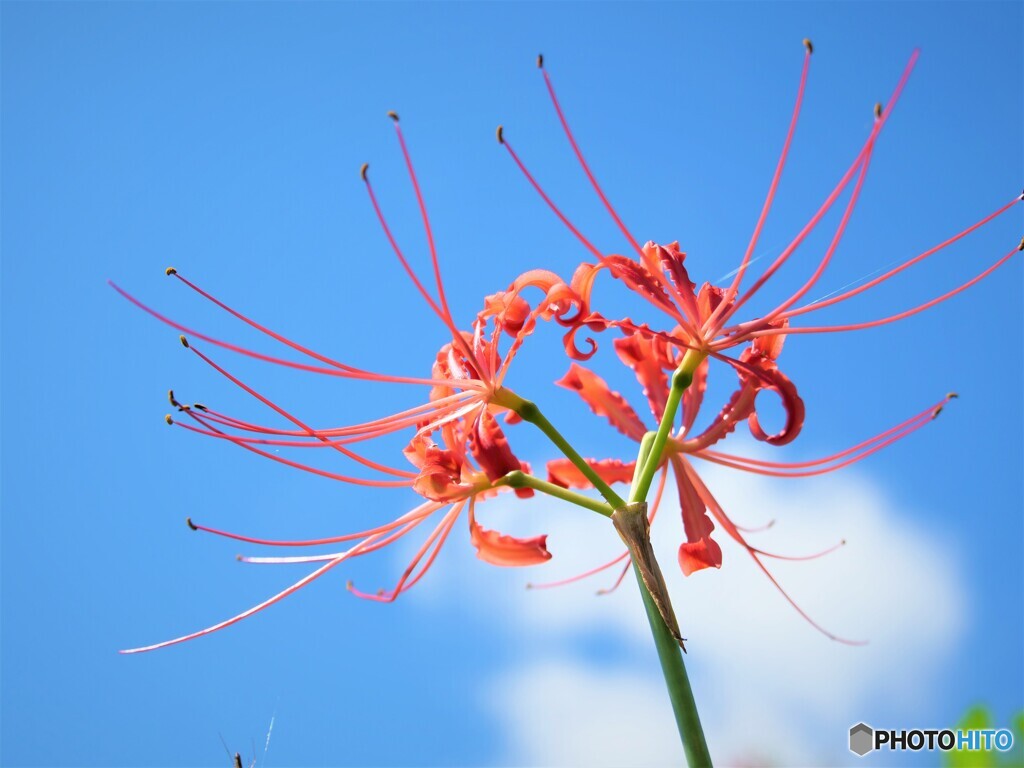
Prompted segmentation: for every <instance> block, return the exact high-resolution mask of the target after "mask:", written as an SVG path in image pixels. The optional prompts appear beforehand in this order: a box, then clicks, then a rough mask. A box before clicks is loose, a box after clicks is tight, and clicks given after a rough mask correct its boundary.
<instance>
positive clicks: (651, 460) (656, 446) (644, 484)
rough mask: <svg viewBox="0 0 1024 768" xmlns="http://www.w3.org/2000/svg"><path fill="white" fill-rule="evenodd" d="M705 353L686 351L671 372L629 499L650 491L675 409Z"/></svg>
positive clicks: (670, 429) (635, 499) (638, 499)
mask: <svg viewBox="0 0 1024 768" xmlns="http://www.w3.org/2000/svg"><path fill="white" fill-rule="evenodd" d="M705 357H706V355H704V354H702V353H700V352H695V351H693V350H691V351H689V352H687V353H686V355H685V356H684V357H683V361H682V362H681V363H680V364H679V367H678V368H676V370H675V372H674V373H673V374H672V386H671V387H670V388H669V391H668V401H667V402H666V403H665V412H664V413H663V414H662V416H661V423H660V424H659V425H658V431H657V433H656V434H655V436H654V443H653V444H652V445H651V449H650V452H649V454H648V456H647V458H646V460H645V461H644V462H643V470H641V471H640V477H639V479H634V481H633V488H632V490H631V491H630V497H629V498H630V501H645V500H646V499H647V494H648V493H650V490H651V483H652V482H653V481H654V475H655V474H657V472H658V467H659V466H660V465H661V458H662V454H663V453H664V452H665V444H666V443H667V442H668V436H669V434H671V432H672V425H673V424H674V423H675V420H676V411H678V410H679V402H680V401H681V400H682V399H683V393H684V392H685V391H686V388H687V387H689V386H690V382H692V381H693V372H694V371H696V370H697V367H698V366H699V365H700V364H701V363H702V362H703V361H704V358H705Z"/></svg>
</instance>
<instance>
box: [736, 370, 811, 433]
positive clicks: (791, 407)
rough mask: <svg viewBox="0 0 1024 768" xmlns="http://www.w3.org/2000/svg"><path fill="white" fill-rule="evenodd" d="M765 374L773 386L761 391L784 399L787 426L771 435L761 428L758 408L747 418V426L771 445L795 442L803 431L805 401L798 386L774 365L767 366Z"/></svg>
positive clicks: (767, 386) (766, 386) (764, 387)
mask: <svg viewBox="0 0 1024 768" xmlns="http://www.w3.org/2000/svg"><path fill="white" fill-rule="evenodd" d="M764 373H765V374H766V378H768V379H770V380H771V384H764V385H763V386H762V387H760V389H770V390H772V391H774V392H778V394H779V397H781V398H782V406H783V407H784V408H785V409H786V425H785V426H784V427H783V428H782V429H781V430H780V431H779V432H777V433H776V434H774V435H769V434H768V433H766V432H765V431H764V430H763V429H762V428H761V423H760V422H759V421H758V419H757V410H756V408H755V409H754V411H753V412H752V413H751V414H750V415H749V416H748V417H747V424H748V425H749V426H750V432H751V434H752V435H753V436H754V437H756V438H757V439H758V440H763V441H764V442H766V443H770V444H771V445H786V444H787V443H791V442H793V440H795V439H796V436H797V435H799V434H800V430H801V429H803V426H804V414H805V410H806V409H805V407H804V401H803V399H802V398H801V397H800V395H799V394H797V391H796V385H795V384H793V382H792V381H790V380H789V379H788V378H786V375H785V374H784V373H782V371H780V370H779V369H778V368H776V367H775V366H774V365H772V366H770V367H768V366H766V367H765V371H764Z"/></svg>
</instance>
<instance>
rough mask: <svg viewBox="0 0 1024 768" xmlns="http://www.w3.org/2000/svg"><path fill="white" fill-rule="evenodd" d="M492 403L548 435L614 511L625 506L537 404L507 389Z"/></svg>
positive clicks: (496, 394) (499, 393)
mask: <svg viewBox="0 0 1024 768" xmlns="http://www.w3.org/2000/svg"><path fill="white" fill-rule="evenodd" d="M491 402H493V403H495V404H496V405H500V406H503V407H505V408H508V409H509V410H512V411H515V412H516V413H517V414H519V417H520V418H521V419H522V420H523V421H528V422H530V423H531V424H533V425H534V426H535V427H537V428H538V429H539V430H540V431H541V432H543V433H544V434H545V435H547V437H548V439H549V440H550V441H551V442H552V443H554V444H555V445H556V446H557V447H558V450H560V451H561V452H562V453H563V454H565V456H566V458H568V459H569V461H571V462H572V463H573V464H575V465H576V468H577V469H578V470H579V471H580V472H582V473H583V476H584V477H586V478H587V479H588V480H589V481H590V482H591V484H592V485H593V486H594V487H595V488H596V489H597V490H598V492H599V493H600V494H601V495H602V496H604V498H605V500H606V501H607V502H608V503H609V504H611V505H612V508H613V509H618V508H619V507H622V506H625V504H626V502H625V501H624V500H623V499H622V497H621V496H619V494H617V493H616V492H615V491H613V490H612V489H611V486H609V485H608V483H606V482H605V481H604V480H603V479H601V476H600V475H599V474H597V472H595V471H594V469H593V467H591V466H590V465H589V464H587V462H586V460H585V459H584V458H583V457H582V456H580V455H579V454H578V453H577V452H576V449H575V448H573V447H572V446H571V445H569V441H568V440H566V439H565V438H564V437H562V433H561V432H559V431H558V430H557V429H555V427H554V425H553V424H552V423H551V422H550V421H548V420H547V418H546V417H545V416H544V414H543V413H541V410H540V408H538V407H537V404H536V403H533V402H531V401H529V400H524V399H523V398H521V397H520V396H519V395H517V394H516V393H515V392H513V391H512V390H510V389H505V388H504V387H502V388H501V389H499V390H498V391H497V392H496V393H495V394H494V396H493V397H492V398H491Z"/></svg>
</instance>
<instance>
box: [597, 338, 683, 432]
mask: <svg viewBox="0 0 1024 768" xmlns="http://www.w3.org/2000/svg"><path fill="white" fill-rule="evenodd" d="M612 344H613V345H614V346H615V352H616V354H618V356H619V359H620V360H622V362H623V363H625V364H626V365H628V366H629V367H630V368H632V369H633V373H634V374H635V375H636V378H637V381H639V382H640V385H641V386H642V387H643V388H644V396H645V397H646V398H647V403H648V405H650V407H651V413H652V414H654V418H655V419H656V420H657V421H661V415H662V414H663V413H664V412H665V403H666V402H667V400H668V374H667V373H666V372H665V369H666V368H669V369H671V368H674V367H675V366H673V365H672V360H671V358H670V357H669V356H668V353H667V350H665V346H666V345H665V343H664V342H662V341H661V340H660V339H657V340H656V339H652V338H645V337H643V336H640V335H639V334H633V335H631V336H626V337H625V338H621V339H616V340H615V341H614V342H612ZM659 353H660V354H659Z"/></svg>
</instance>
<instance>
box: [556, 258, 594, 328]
mask: <svg viewBox="0 0 1024 768" xmlns="http://www.w3.org/2000/svg"><path fill="white" fill-rule="evenodd" d="M602 269H604V265H603V264H589V263H586V262H584V263H583V264H580V265H579V266H578V267H576V271H575V272H574V273H573V276H572V280H571V281H570V282H569V288H570V289H572V292H573V294H575V296H577V297H578V299H579V311H578V312H577V313H576V314H575V315H573V316H572V317H559V318H558V322H559V323H561V324H562V325H564V326H574V325H576V324H577V323H578V322H579V321H580V320H581V319H582V318H583V317H585V316H586V315H588V314H590V294H591V293H592V292H593V290H594V280H595V279H596V278H597V273H598V272H600V271H601V270H602Z"/></svg>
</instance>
